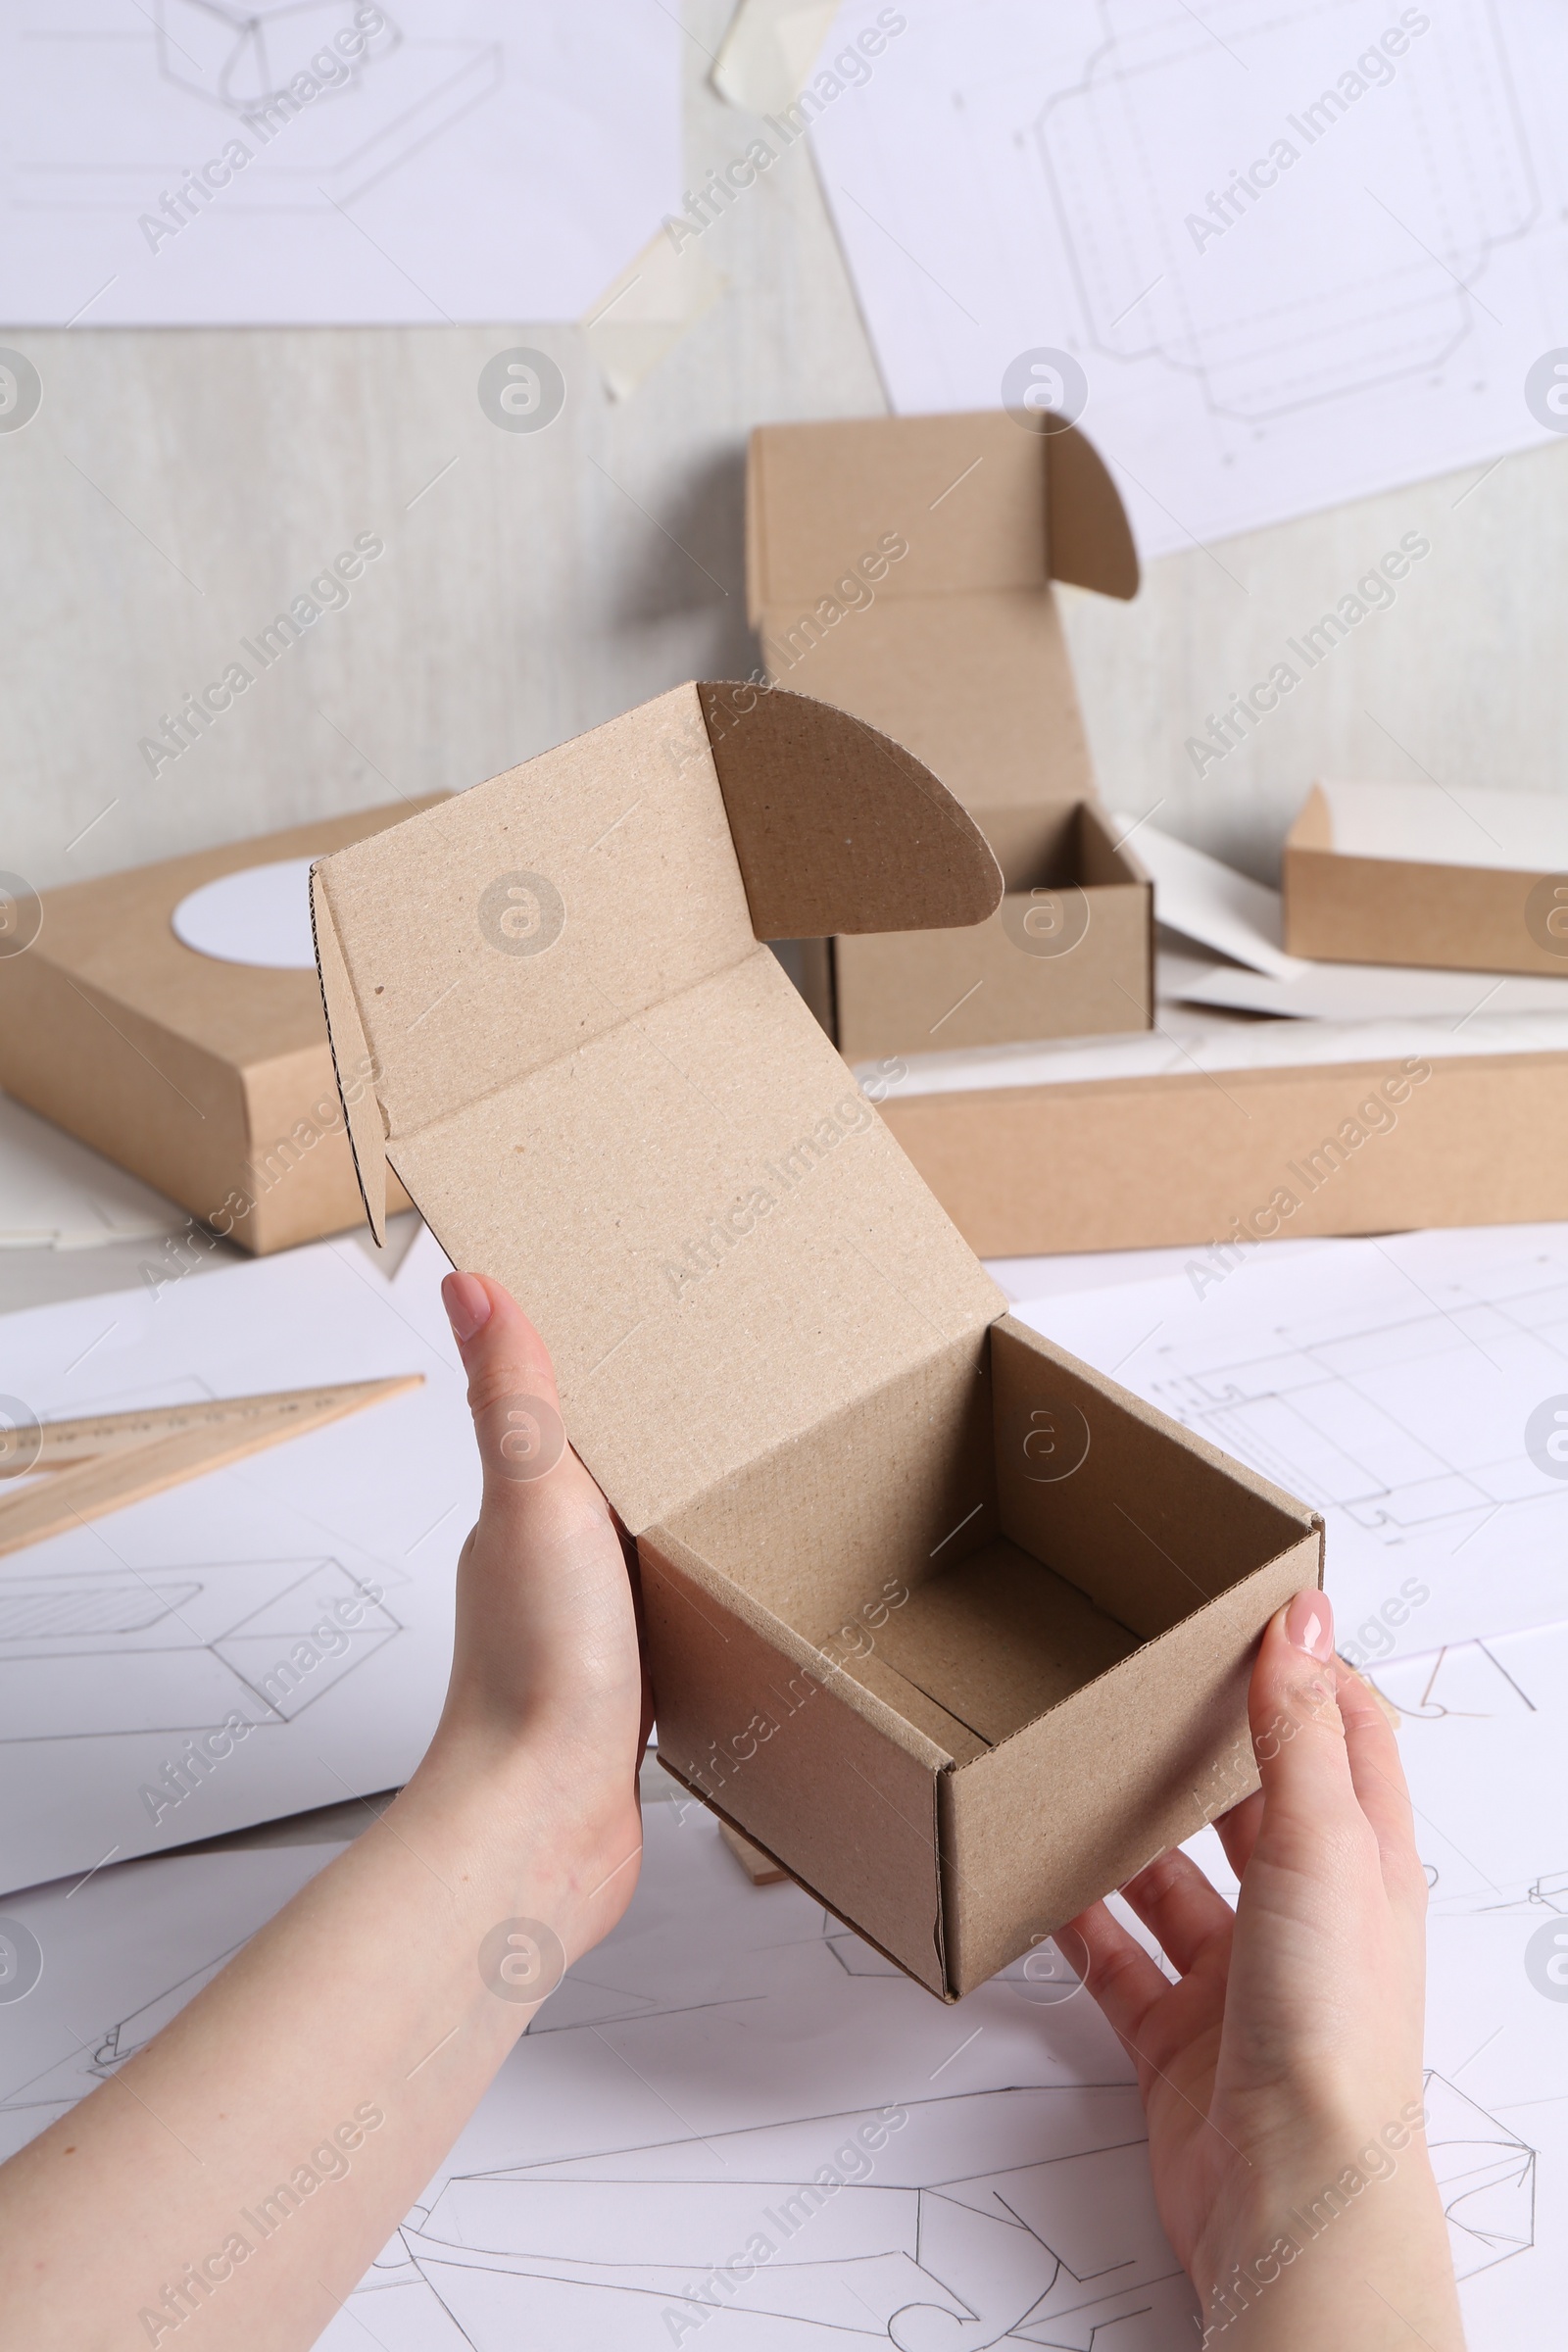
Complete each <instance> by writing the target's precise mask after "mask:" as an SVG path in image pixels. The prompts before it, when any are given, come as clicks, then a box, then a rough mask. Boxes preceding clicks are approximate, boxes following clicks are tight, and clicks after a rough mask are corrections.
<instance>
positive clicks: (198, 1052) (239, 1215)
mask: <svg viewBox="0 0 1568 2352" xmlns="http://www.w3.org/2000/svg"><path fill="white" fill-rule="evenodd" d="M412 805H413V806H414V807H416V808H426V807H429V806H430V805H431V804H430V803H429V802H427V801H420V802H416V803H414V804H412ZM409 806H410V804H403V805H401V806H399V807H397V808H394V809H361V810H359V811H358V812H357V813H356V814H354V815H352V816H337V817H324V818H322V819H320V820H319V822H317V823H313V824H308V825H296V826H293V827H292V828H290V829H289V830H288V831H286V832H282V833H270V834H267V835H264V836H263V837H262V838H261V839H259V840H254V841H240V842H231V843H230V844H229V845H228V846H227V847H226V848H224V849H219V850H202V851H199V852H198V853H196V854H195V855H194V856H192V857H186V858H169V859H167V860H165V861H164V862H162V863H160V864H157V865H143V866H137V867H134V868H133V869H132V870H130V871H129V872H126V873H119V874H106V875H104V876H103V877H102V878H101V879H99V880H97V881H93V882H75V883H70V884H68V885H67V886H66V887H65V888H63V889H60V890H50V891H45V892H43V893H42V894H41V897H40V899H39V901H38V905H39V907H41V909H42V927H41V929H40V931H39V933H38V936H37V938H36V939H35V940H34V941H33V943H32V945H31V946H30V947H29V948H27V949H26V950H25V953H23V954H20V955H13V956H6V957H4V958H0V1086H3V1087H4V1088H5V1091H6V1092H7V1093H8V1094H11V1095H15V1096H16V1098H17V1100H18V1101H19V1102H21V1103H26V1104H27V1105H28V1106H29V1108H31V1109H33V1110H37V1111H41V1112H42V1113H43V1115H44V1116H45V1117H46V1118H50V1119H53V1120H54V1121H55V1123H56V1124H57V1125H58V1126H61V1127H64V1128H66V1129H67V1130H68V1131H69V1132H70V1133H71V1134H72V1135H75V1136H79V1137H80V1138H81V1140H82V1142H83V1143H86V1144H91V1145H93V1146H94V1148H95V1149H96V1150H98V1151H99V1152H103V1153H104V1155H105V1156H106V1158H109V1159H112V1160H114V1161H116V1162H117V1163H118V1165H119V1166H121V1167H123V1168H128V1169H129V1170H130V1171H131V1173H132V1175H135V1176H140V1177H141V1178H142V1179H143V1180H144V1181H145V1182H146V1183H148V1184H150V1185H153V1186H155V1187H156V1188H157V1190H158V1191H159V1192H161V1193H163V1194H165V1195H167V1197H168V1198H169V1199H170V1200H171V1201H178V1202H179V1203H180V1205H181V1206H182V1207H184V1208H187V1209H189V1210H190V1212H191V1214H192V1216H194V1217H196V1218H198V1219H200V1220H201V1221H202V1222H203V1223H204V1224H208V1225H211V1226H213V1227H214V1228H215V1229H216V1230H217V1231H219V1232H221V1233H222V1234H223V1235H224V1236H225V1238H227V1239H229V1240H232V1241H234V1242H237V1243H238V1244H239V1246H240V1247H241V1248H242V1249H245V1250H256V1251H258V1252H262V1251H267V1250H283V1249H287V1248H289V1247H290V1246H291V1245H293V1244H294V1243H296V1242H306V1241H315V1240H317V1239H319V1237H320V1236H321V1235H322V1234H327V1233H340V1232H341V1231H342V1230H343V1228H344V1227H345V1226H348V1225H353V1224H355V1223H357V1222H358V1219H359V1216H360V1197H359V1191H358V1187H357V1186H356V1183H355V1177H354V1163H353V1158H352V1155H351V1153H350V1152H349V1148H348V1141H347V1138H346V1137H345V1135H344V1133H343V1127H342V1114H341V1111H340V1109H339V1105H338V1102H337V1090H336V1085H335V1082H334V1078H333V1071H332V1055H331V1051H330V1048H329V1047H328V1045H327V1042H326V1025H325V1022H324V1021H323V1019H322V1017H321V992H320V988H319V983H318V980H317V976H316V974H315V973H314V972H311V971H271V970H262V969H259V968H258V967H256V966H255V965H250V964H237V963H221V962H219V961H218V960H217V959H216V958H215V957H213V956H202V955H199V954H197V952H196V951H195V950H194V949H192V948H188V947H186V946H185V944H184V942H183V941H182V940H180V939H177V938H176V937H175V935H174V931H173V929H172V922H171V917H172V914H173V911H174V908H175V907H177V906H178V905H179V903H180V901H181V900H182V899H183V898H185V897H187V896H188V894H189V893H190V892H191V891H193V890H199V889H200V888H201V886H202V885H203V884H204V883H207V882H213V881H216V880H217V879H218V877H219V876H220V875H221V874H231V873H237V872H239V871H240V870H241V869H242V868H243V867H246V866H253V865H266V864H270V863H272V862H274V861H275V860H279V859H282V858H309V857H316V856H321V855H324V854H325V853H326V852H327V851H329V850H334V849H341V848H344V847H346V845H347V844H348V843H350V842H354V841H361V840H363V839H364V838H365V836H366V835H367V834H368V833H374V832H376V831H378V830H379V829H380V828H381V827H382V826H383V825H389V824H393V823H395V822H396V820H397V818H398V817H399V816H402V815H406V814H407V813H408V808H409ZM247 1202H248V1203H250V1205H249V1207H248V1208H247V1207H246V1206H245V1203H247ZM397 1205H398V1206H399V1207H407V1206H408V1201H407V1199H406V1198H405V1197H404V1195H403V1194H402V1191H401V1188H400V1189H399V1192H398V1195H397Z"/></svg>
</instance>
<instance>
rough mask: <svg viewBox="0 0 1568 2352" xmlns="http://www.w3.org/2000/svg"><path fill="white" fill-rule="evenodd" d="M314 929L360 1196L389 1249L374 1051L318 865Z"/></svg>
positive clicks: (314, 878) (378, 1238)
mask: <svg viewBox="0 0 1568 2352" xmlns="http://www.w3.org/2000/svg"><path fill="white" fill-rule="evenodd" d="M311 930H312V932H313V934H314V936H315V940H316V968H317V971H318V973H319V976H320V982H321V1009H322V1011H323V1012H324V1013H325V1015H326V1035H327V1043H328V1044H329V1045H330V1047H331V1049H332V1068H333V1072H334V1074H335V1076H336V1078H337V1091H338V1100H339V1102H340V1103H342V1105H343V1123H344V1125H345V1126H346V1127H347V1129H348V1136H349V1149H350V1150H351V1151H352V1152H353V1154H354V1173H355V1175H356V1176H357V1177H358V1179H359V1185H360V1198H361V1200H362V1201H364V1202H365V1213H366V1215H367V1216H368V1219H369V1221H370V1231H371V1232H372V1233H373V1234H374V1236H375V1239H376V1243H377V1246H378V1247H380V1248H384V1247H385V1245H386V1135H385V1132H384V1129H383V1126H382V1121H381V1112H380V1107H379V1105H378V1103H376V1099H375V1094H374V1091H373V1089H372V1087H371V1084H370V1079H371V1076H372V1074H373V1065H372V1060H371V1055H370V1048H369V1045H368V1041H367V1038H366V1035H365V1025H364V1023H363V1022H362V1021H361V1019H360V1008H359V1005H358V1003H357V1002H356V1000H355V995H354V983H353V981H352V980H351V979H350V977H349V967H348V965H347V964H346V963H345V962H344V960H343V948H342V944H341V942H340V941H339V939H338V935H337V930H336V927H335V926H334V924H333V921H332V910H331V907H329V906H328V905H327V901H326V891H325V888H324V886H323V884H322V881H321V869H320V866H319V863H318V864H317V865H314V866H312V868H311Z"/></svg>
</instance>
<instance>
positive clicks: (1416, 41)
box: [812, 0, 1568, 625]
mask: <svg viewBox="0 0 1568 2352" xmlns="http://www.w3.org/2000/svg"><path fill="white" fill-rule="evenodd" d="M895 13H896V14H897V15H898V16H899V17H900V18H901V19H903V20H905V22H906V24H907V29H906V30H904V31H901V32H900V33H899V34H898V35H897V36H896V37H895V38H893V39H890V40H889V41H888V43H887V46H886V51H885V54H883V55H881V56H880V57H878V58H877V59H876V61H875V64H874V67H873V70H872V73H871V76H870V79H869V81H868V82H867V83H866V84H865V86H864V87H862V88H860V89H858V90H857V91H856V92H855V93H854V94H853V97H846V98H844V99H842V100H840V99H834V100H832V101H831V102H829V103H827V104H826V105H825V106H824V108H823V110H822V115H821V120H820V121H819V122H817V123H815V124H814V126H813V131H812V136H813V139H814V141H815V144H816V151H817V155H818V157H819V159H820V164H821V170H822V179H823V184H824V186H825V188H826V190H827V194H828V200H829V202H830V204H831V205H832V207H833V211H834V217H835V220H836V221H837V224H838V229H839V234H840V236H841V238H842V239H843V242H844V247H845V251H846V253H847V254H848V256H849V260H850V266H851V269H852V270H853V272H854V275H855V280H856V285H857V289H858V294H859V300H860V308H861V311H862V314H863V315H864V317H865V319H866V321H867V324H868V326H869V328H870V332H871V336H872V340H873V343H874V345H875V348H876V353H877V359H878V362H879V365H880V368H881V372H882V377H883V381H884V382H885V383H886V385H887V387H888V390H889V393H890V396H891V398H892V402H893V405H894V407H895V408H896V409H898V410H899V411H901V412H911V411H933V410H951V409H967V408H976V409H978V408H996V407H999V406H1003V405H1005V401H1006V400H1008V399H1010V400H1011V401H1013V402H1015V403H1017V402H1020V401H1021V397H1022V395H1021V393H1020V389H1019V382H1018V381H1016V380H1013V379H1014V378H1021V380H1022V382H1024V383H1027V382H1029V381H1030V380H1031V379H1030V366H1031V365H1032V364H1034V363H1037V362H1043V363H1044V365H1045V367H1046V368H1054V376H1052V375H1050V374H1045V375H1042V376H1041V377H1038V378H1035V379H1034V381H1035V382H1036V383H1037V384H1043V385H1046V386H1049V391H1048V392H1047V393H1046V395H1045V397H1048V398H1052V397H1054V398H1055V399H1056V400H1058V401H1059V399H1060V394H1059V392H1058V390H1057V387H1058V385H1061V384H1062V383H1063V381H1064V379H1065V378H1066V377H1067V375H1068V372H1069V370H1071V369H1073V368H1077V369H1078V370H1080V371H1081V372H1082V374H1083V376H1085V377H1086V378H1087V387H1088V391H1087V407H1086V408H1085V410H1084V412H1083V418H1084V424H1085V427H1086V429H1087V430H1088V432H1089V433H1090V434H1091V436H1092V438H1093V439H1094V440H1095V442H1096V444H1097V446H1098V447H1099V448H1100V449H1101V450H1102V451H1103V453H1104V455H1105V456H1106V457H1108V458H1109V459H1110V460H1111V461H1112V463H1113V464H1114V466H1116V468H1117V472H1118V475H1119V479H1120V484H1121V488H1122V492H1123V495H1124V497H1125V499H1126V500H1127V503H1128V506H1129V510H1130V512H1131V515H1132V517H1133V522H1134V528H1135V531H1136V533H1137V536H1138V539H1139V542H1140V544H1141V546H1142V547H1143V549H1144V550H1145V552H1146V553H1147V554H1149V555H1159V554H1164V553H1167V552H1169V551H1170V550H1173V549H1179V548H1190V547H1192V546H1193V545H1194V544H1195V543H1197V542H1206V541H1208V540H1210V539H1213V538H1219V537H1224V536H1225V535H1226V534H1227V533H1230V532H1236V531H1243V530H1250V529H1253V528H1255V527H1256V526H1258V525H1259V524H1262V523H1268V522H1273V521H1277V520H1279V519H1281V518H1282V517H1285V516H1288V515H1300V514H1305V513H1309V512H1310V511H1312V510H1313V509H1314V508H1319V507H1325V506H1330V505H1335V504H1338V503H1339V502H1340V501H1342V500H1346V499H1351V498H1359V497H1363V496H1365V495H1366V494H1368V493H1369V492H1372V491H1376V490H1381V489H1385V488H1387V487H1389V486H1390V485H1392V484H1395V483H1399V482H1407V481H1412V480H1418V479H1420V478H1421V477H1422V476H1423V475H1427V474H1434V473H1441V472H1445V471H1447V470H1449V469H1451V468H1453V467H1457V466H1468V465H1476V466H1484V465H1486V464H1487V463H1489V462H1490V461H1492V460H1494V459H1495V458H1497V457H1498V456H1500V455H1501V454H1502V453H1504V452H1505V451H1508V450H1514V449H1521V448H1526V447H1529V446H1531V445H1532V444H1535V443H1542V442H1545V441H1547V440H1549V438H1550V437H1551V435H1552V433H1553V432H1555V431H1556V430H1557V429H1558V422H1557V417H1558V412H1557V411H1556V410H1555V409H1553V408H1552V407H1551V406H1550V405H1549V403H1550V402H1551V399H1552V396H1553V394H1554V393H1555V394H1556V396H1557V398H1558V400H1559V401H1560V400H1561V398H1562V381H1563V380H1564V379H1560V378H1558V377H1557V376H1554V375H1553V374H1552V372H1551V359H1552V355H1553V353H1554V352H1555V351H1557V350H1558V349H1560V347H1562V346H1565V345H1568V270H1565V269H1564V230H1563V221H1564V213H1565V203H1564V196H1565V189H1564V183H1563V176H1562V164H1561V156H1562V143H1561V139H1560V136H1559V135H1558V125H1557V123H1556V120H1555V110H1556V95H1555V94H1556V93H1557V92H1558V91H1560V89H1561V88H1562V86H1563V84H1564V79H1565V77H1568V22H1565V20H1564V17H1563V14H1562V11H1561V10H1560V9H1558V8H1557V7H1555V6H1553V5H1551V0H1514V4H1513V5H1511V6H1510V7H1509V8H1508V9H1507V10H1505V11H1500V10H1497V9H1495V8H1493V7H1491V6H1490V5H1488V4H1487V0H1452V4H1451V5H1449V6H1446V7H1444V8H1442V9H1437V8H1433V9H1419V10H1409V11H1404V12H1401V11H1399V10H1397V9H1395V8H1393V7H1390V8H1389V9H1387V10H1386V11H1384V12H1382V13H1381V14H1380V15H1378V16H1376V17H1375V18H1369V17H1368V15H1367V13H1366V11H1365V9H1364V8H1362V7H1361V6H1359V5H1358V0H1306V4H1305V5H1303V6H1300V7H1298V8H1294V9H1289V10H1279V9H1275V8H1271V7H1267V6H1265V5H1263V0H1210V4H1209V5H1207V6H1205V7H1203V8H1201V9H1196V10H1195V9H1192V8H1188V7H1185V6H1183V5H1178V4H1176V0H1053V5H1052V6H1050V7H1049V8H1043V7H1041V6H1040V5H1039V4H1038V0H991V5H988V6H986V7H985V8H983V9H981V10H979V11H977V10H976V9H975V8H974V6H973V5H972V4H971V0H904V5H903V6H902V7H901V8H900V9H899V10H898V11H897V12H895ZM878 15H879V12H878V9H877V8H876V6H875V5H874V4H873V0H855V5H853V6H851V7H848V8H846V9H845V10H844V11H843V12H842V14H841V16H840V18H839V21H838V23H837V25H835V27H834V32H833V36H832V39H831V41H830V42H829V44H828V46H827V47H826V48H825V49H824V51H823V54H822V57H821V59H819V61H818V65H819V68H821V67H823V66H826V65H827V64H828V62H829V59H830V57H831V55H832V54H835V53H836V52H837V51H838V50H840V49H842V48H843V46H844V45H845V42H846V39H847V38H848V37H849V35H850V34H851V33H853V32H854V31H856V30H858V29H859V28H861V27H862V26H872V25H875V24H876V22H877V20H878ZM883 21H884V22H885V21H886V12H883ZM1417 22H1418V23H1419V25H1420V26H1421V29H1420V30H1419V31H1418V32H1415V33H1412V34H1407V35H1405V36H1403V37H1402V48H1401V53H1400V54H1397V56H1395V57H1393V58H1391V57H1390V56H1389V55H1388V53H1387V51H1386V50H1384V51H1380V50H1379V49H1378V46H1377V44H1378V43H1379V41H1380V38H1381V36H1382V35H1383V34H1384V33H1385V31H1386V29H1388V28H1389V27H1393V28H1394V31H1395V38H1396V44H1397V46H1398V45H1399V44H1400V41H1401V35H1400V32H1399V27H1400V26H1401V25H1403V26H1405V27H1409V26H1411V25H1414V24H1416V23H1417ZM1369 55H1370V59H1371V62H1369V63H1363V64H1362V66H1361V69H1360V71H1357V65H1358V61H1365V60H1367V59H1368V58H1369ZM1325 91H1326V92H1328V93H1329V97H1328V100H1327V103H1326V104H1325V103H1324V100H1323V93H1324V92H1325ZM1286 148H1288V149H1290V150H1291V151H1292V154H1293V156H1294V160H1293V161H1290V162H1287V161H1286V160H1285V157H1284V153H1283V149H1286ZM1254 164H1257V165H1260V167H1261V168H1260V169H1256V170H1255V171H1254ZM1239 172H1254V184H1252V185H1250V186H1249V187H1248V188H1247V189H1246V190H1245V192H1238V193H1230V194H1228V193H1227V191H1228V190H1231V189H1233V188H1234V187H1235V185H1236V175H1237V174H1238V173H1239ZM1227 212H1228V213H1229V219H1228V220H1227V219H1226V214H1227ZM1282 289H1283V290H1285V291H1284V293H1283V296H1282ZM1062 354H1065V355H1066V360H1067V368H1065V369H1064V368H1061V366H1060V365H1059V362H1060V359H1061V355H1062ZM1009 368H1010V369H1011V370H1012V371H1013V374H1012V377H1009V378H1008V383H1009V390H1008V391H1007V392H1006V393H1005V392H1004V379H1005V377H1007V374H1008V370H1009ZM1532 368H1536V369H1537V374H1536V376H1535V377H1530V376H1529V371H1530V370H1531V369H1532ZM1527 377H1529V382H1528V383H1527ZM1038 396H1039V395H1038V394H1037V397H1038ZM1068 397H1069V400H1070V403H1071V407H1072V408H1073V409H1076V408H1077V406H1078V404H1077V402H1076V401H1075V400H1071V395H1070V392H1069V396H1068ZM1532 401H1533V403H1534V405H1533V406H1532ZM1343 584H1344V586H1345V587H1346V588H1347V589H1348V588H1349V586H1350V585H1351V583H1350V580H1349V579H1347V580H1346V581H1345V582H1344V583H1343ZM1317 610H1318V609H1317V608H1316V607H1313V608H1310V609H1307V610H1305V611H1303V612H1302V613H1301V614H1300V623H1301V624H1302V625H1310V624H1312V623H1313V622H1315V620H1316V618H1317ZM1287 625H1292V624H1289V623H1288V624H1287Z"/></svg>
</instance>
